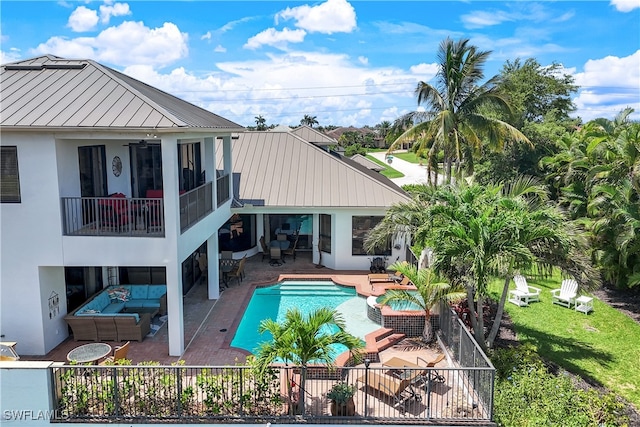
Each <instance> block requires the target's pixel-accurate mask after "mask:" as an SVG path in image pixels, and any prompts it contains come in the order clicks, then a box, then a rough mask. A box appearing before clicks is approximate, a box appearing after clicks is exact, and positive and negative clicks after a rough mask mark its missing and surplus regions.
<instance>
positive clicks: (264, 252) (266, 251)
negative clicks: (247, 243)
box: [260, 236, 270, 261]
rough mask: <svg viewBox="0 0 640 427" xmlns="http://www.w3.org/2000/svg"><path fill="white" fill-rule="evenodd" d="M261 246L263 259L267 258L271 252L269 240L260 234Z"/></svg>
mask: <svg viewBox="0 0 640 427" xmlns="http://www.w3.org/2000/svg"><path fill="white" fill-rule="evenodd" d="M260 246H261V247H262V261H264V259H265V258H267V257H268V256H269V255H270V254H269V247H268V246H267V242H265V240H264V236H260Z"/></svg>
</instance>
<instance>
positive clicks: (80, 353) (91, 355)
mask: <svg viewBox="0 0 640 427" xmlns="http://www.w3.org/2000/svg"><path fill="white" fill-rule="evenodd" d="M110 353H111V346H110V345H109V344H105V343H102V342H94V343H91V344H85V345H81V346H80V347H76V348H74V349H73V350H71V351H70V352H69V353H68V354H67V360H68V361H69V362H76V363H88V364H95V363H96V362H97V361H98V360H100V359H102V358H103V357H107V356H108V355H109V354H110Z"/></svg>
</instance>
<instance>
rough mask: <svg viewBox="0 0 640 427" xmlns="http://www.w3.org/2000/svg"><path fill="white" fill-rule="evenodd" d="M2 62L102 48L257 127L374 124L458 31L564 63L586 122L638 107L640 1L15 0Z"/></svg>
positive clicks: (128, 68)
mask: <svg viewBox="0 0 640 427" xmlns="http://www.w3.org/2000/svg"><path fill="white" fill-rule="evenodd" d="M0 21H1V30H0V31H1V33H0V43H1V45H0V58H1V62H2V63H7V62H11V61H15V60H19V59H25V58H31V57H34V56H39V55H42V54H53V55H57V56H61V57H65V58H90V59H94V60H96V61H98V62H100V63H102V64H104V65H107V66H109V67H112V68H115V69H117V70H120V71H123V72H124V73H126V74H128V75H131V76H133V77H135V78H137V79H139V80H142V81H144V82H146V83H148V84H150V85H153V86H155V87H158V88H160V89H162V90H165V91H167V92H169V93H171V94H173V95H176V96H179V97H181V98H183V99H186V100H188V101H190V102H193V103H194V104H197V105H199V106H201V107H203V108H206V109H208V110H210V111H213V112H214V113H217V114H219V115H221V116H223V117H226V118H228V119H230V120H233V121H235V122H237V123H239V124H241V125H243V126H249V125H255V117H256V116H258V115H262V116H263V117H264V118H265V119H266V122H267V124H268V125H270V124H286V125H292V126H295V125H298V124H299V123H300V119H301V118H302V117H303V116H304V115H305V114H308V115H311V116H316V119H317V120H318V122H319V124H320V125H336V126H363V125H371V126H374V125H376V124H378V123H380V122H381V121H383V120H388V121H393V120H395V119H396V118H398V117H399V116H400V115H402V114H404V113H406V112H409V111H413V110H416V109H417V108H418V106H417V104H416V99H415V96H414V93H413V90H414V89H415V87H416V84H417V83H418V82H419V81H426V82H433V81H432V80H431V79H432V78H433V76H434V75H435V72H436V61H437V56H436V54H437V50H438V46H439V44H440V42H441V41H442V40H444V39H445V38H446V37H451V38H453V39H458V38H469V39H470V40H471V43H472V44H474V45H476V46H478V48H479V49H481V50H490V51H492V52H493V53H492V54H491V56H490V58H489V61H488V62H487V64H486V68H485V76H486V77H491V76H493V75H494V74H497V73H498V72H499V71H500V69H501V68H502V66H503V65H504V63H505V61H507V60H512V61H513V60H515V59H517V58H521V59H526V58H530V57H534V58H536V59H537V60H538V62H539V63H540V64H542V65H548V64H551V63H552V62H557V63H560V64H562V65H563V67H564V71H565V72H566V73H568V74H571V75H573V76H574V77H575V80H576V83H577V84H578V85H580V86H581V90H580V92H579V93H578V94H576V96H575V99H574V102H575V103H576V105H577V107H578V110H577V111H576V112H575V114H574V115H575V116H580V117H582V118H583V120H585V121H586V120H590V119H593V118H596V117H607V118H613V117H614V116H615V114H616V113H617V112H619V111H620V110H621V109H623V108H625V107H627V106H630V107H633V108H635V109H636V113H635V114H634V116H633V118H635V119H640V0H612V1H555V2H552V1H539V2H533V1H517V2H499V1H409V2H399V1H347V0H325V1H313V2H312V1H308V2H306V1H288V2H287V1H259V2H250V1H233V2H223V1H197V0H195V1H137V0H134V1H128V2H119V1H42V2H37V1H6V0H3V1H2V2H1V4H0Z"/></svg>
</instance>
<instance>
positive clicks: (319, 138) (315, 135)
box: [291, 125, 338, 145]
mask: <svg viewBox="0 0 640 427" xmlns="http://www.w3.org/2000/svg"><path fill="white" fill-rule="evenodd" d="M291 133H293V134H296V135H298V136H299V137H300V138H302V139H304V140H305V141H309V142H311V143H313V144H316V145H337V144H338V141H336V140H335V139H333V138H331V137H328V136H327V135H325V134H324V133H322V132H319V131H317V130H315V129H314V128H312V127H310V126H307V125H303V126H298V127H297V128H295V129H293V130H292V131H291Z"/></svg>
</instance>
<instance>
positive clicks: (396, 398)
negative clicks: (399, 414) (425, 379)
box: [358, 371, 422, 411]
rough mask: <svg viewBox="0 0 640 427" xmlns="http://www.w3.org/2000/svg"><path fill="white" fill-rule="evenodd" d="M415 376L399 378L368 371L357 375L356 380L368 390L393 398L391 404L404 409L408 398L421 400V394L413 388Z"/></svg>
mask: <svg viewBox="0 0 640 427" xmlns="http://www.w3.org/2000/svg"><path fill="white" fill-rule="evenodd" d="M416 379H417V377H408V378H404V379H399V378H396V377H394V376H391V375H384V374H380V373H378V372H375V371H369V372H367V374H365V375H361V376H359V377H358V381H360V382H361V383H363V384H365V386H368V387H369V390H372V391H374V392H377V393H380V394H384V395H386V396H388V397H390V398H391V399H392V400H393V406H394V407H398V409H400V410H401V411H406V409H407V408H406V404H407V402H408V401H410V400H416V401H417V402H420V401H422V396H421V395H420V394H419V393H418V392H417V391H416V390H415V389H414V387H413V385H414V383H415V381H416Z"/></svg>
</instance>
